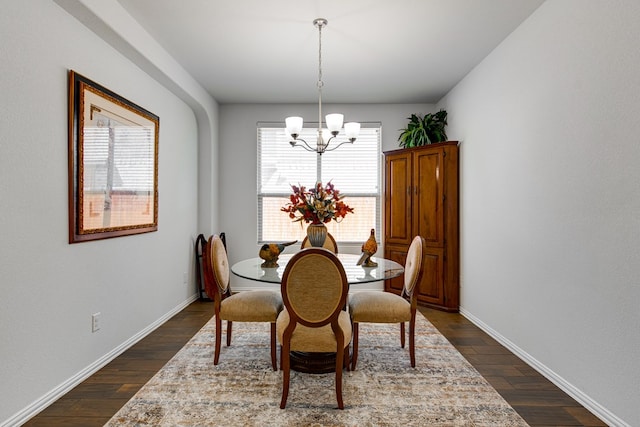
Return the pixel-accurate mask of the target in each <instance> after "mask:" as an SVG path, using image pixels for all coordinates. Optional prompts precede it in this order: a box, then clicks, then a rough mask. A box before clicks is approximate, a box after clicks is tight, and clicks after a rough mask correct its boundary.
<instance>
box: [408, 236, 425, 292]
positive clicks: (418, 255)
mask: <svg viewBox="0 0 640 427" xmlns="http://www.w3.org/2000/svg"><path fill="white" fill-rule="evenodd" d="M424 246H425V240H424V238H423V237H421V236H416V237H414V238H413V241H412V242H411V245H410V246H409V251H408V252H407V260H406V261H405V265H404V294H405V295H407V296H412V295H413V291H414V290H415V288H416V285H417V284H418V282H420V280H421V279H422V270H423V269H422V259H423V252H424Z"/></svg>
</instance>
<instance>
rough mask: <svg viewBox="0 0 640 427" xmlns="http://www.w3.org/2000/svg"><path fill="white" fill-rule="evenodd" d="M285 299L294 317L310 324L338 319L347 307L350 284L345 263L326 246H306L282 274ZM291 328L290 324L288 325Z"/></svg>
mask: <svg viewBox="0 0 640 427" xmlns="http://www.w3.org/2000/svg"><path fill="white" fill-rule="evenodd" d="M281 291H282V300H283V303H284V306H285V308H286V309H287V311H288V313H289V316H290V318H291V323H290V325H289V326H292V327H293V328H295V324H296V323H300V324H302V325H304V326H308V327H321V326H324V325H326V324H328V323H333V322H337V319H338V315H339V314H340V311H341V310H342V309H343V308H344V307H345V303H346V301H347V294H348V293H349V284H348V282H347V275H346V274H345V272H344V267H342V263H341V262H340V260H338V257H337V256H336V255H335V254H333V253H332V252H331V251H329V250H327V249H324V248H309V249H303V250H301V251H300V252H298V253H296V254H295V255H294V256H293V257H291V260H290V261H289V262H288V263H287V267H286V268H285V270H284V274H283V276H282V284H281ZM287 329H289V328H287Z"/></svg>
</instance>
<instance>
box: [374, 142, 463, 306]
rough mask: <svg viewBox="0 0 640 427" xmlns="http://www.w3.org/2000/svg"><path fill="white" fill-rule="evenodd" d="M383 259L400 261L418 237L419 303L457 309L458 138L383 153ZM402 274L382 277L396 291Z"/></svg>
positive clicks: (400, 284) (387, 286) (458, 262)
mask: <svg viewBox="0 0 640 427" xmlns="http://www.w3.org/2000/svg"><path fill="white" fill-rule="evenodd" d="M384 158H385V180H384V186H385V187H384V194H385V201H384V202H385V208H384V209H385V221H384V222H385V231H384V257H385V258H388V259H392V260H394V261H396V262H399V263H400V264H402V265H404V264H405V260H406V255H407V251H408V249H409V245H410V244H411V241H412V240H413V238H414V237H415V236H417V235H420V236H422V237H424V239H425V241H426V248H425V249H426V250H425V253H424V259H423V267H424V273H423V275H422V280H421V281H420V283H419V284H418V285H417V289H416V292H417V293H418V302H419V303H420V304H421V305H425V306H429V307H433V308H437V309H440V310H445V311H452V312H457V311H458V308H459V303H460V244H459V231H458V230H459V227H458V142H457V141H447V142H439V143H435V144H430V145H426V146H423V147H417V148H409V149H400V150H394V151H386V152H385V153H384ZM403 283H404V276H400V277H397V278H395V279H391V280H387V281H385V290H386V291H390V292H394V293H397V294H399V293H400V292H401V291H402V287H403Z"/></svg>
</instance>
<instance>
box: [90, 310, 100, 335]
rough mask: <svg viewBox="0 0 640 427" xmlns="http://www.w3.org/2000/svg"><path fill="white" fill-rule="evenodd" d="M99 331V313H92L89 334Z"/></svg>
mask: <svg viewBox="0 0 640 427" xmlns="http://www.w3.org/2000/svg"><path fill="white" fill-rule="evenodd" d="M99 330H100V313H93V314H92V315H91V332H97V331H99Z"/></svg>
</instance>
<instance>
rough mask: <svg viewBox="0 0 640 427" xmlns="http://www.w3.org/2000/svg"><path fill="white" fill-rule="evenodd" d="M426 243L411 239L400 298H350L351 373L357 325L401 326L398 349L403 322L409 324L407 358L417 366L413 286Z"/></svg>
mask: <svg viewBox="0 0 640 427" xmlns="http://www.w3.org/2000/svg"><path fill="white" fill-rule="evenodd" d="M424 246H425V240H424V238H422V237H420V236H416V237H414V238H413V241H412V242H411V245H410V246H409V251H408V252H407V260H406V262H405V267H404V286H403V289H402V293H401V294H400V295H396V294H392V293H390V292H380V291H362V292H354V293H353V295H350V296H349V314H350V316H351V322H352V324H353V355H352V358H351V370H355V369H356V364H357V362H358V334H359V324H360V323H400V346H401V347H402V348H404V344H405V322H409V357H410V360H411V367H412V368H415V366H416V352H415V329H416V308H417V305H418V295H417V292H414V291H415V287H416V285H417V284H418V283H419V282H420V279H421V278H422V272H423V266H422V257H423V252H424Z"/></svg>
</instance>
